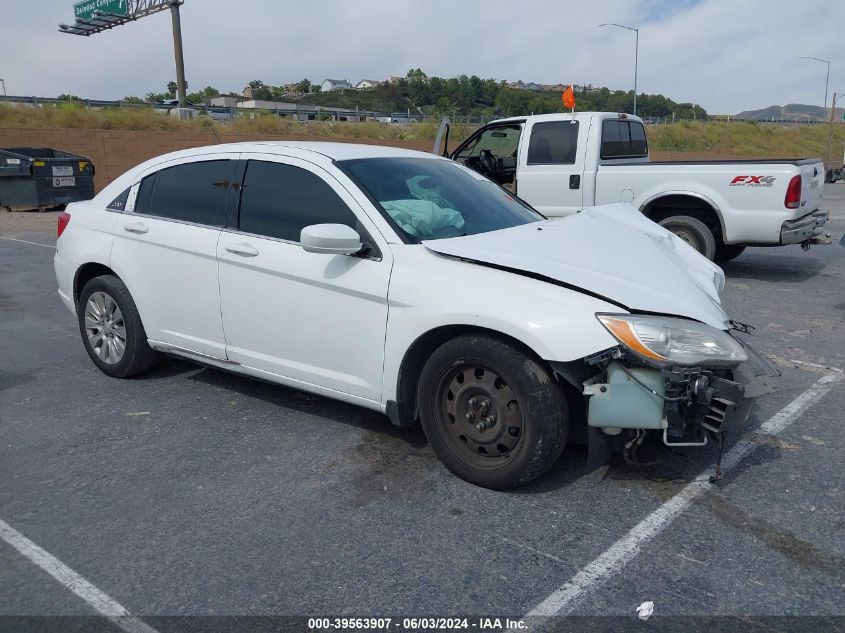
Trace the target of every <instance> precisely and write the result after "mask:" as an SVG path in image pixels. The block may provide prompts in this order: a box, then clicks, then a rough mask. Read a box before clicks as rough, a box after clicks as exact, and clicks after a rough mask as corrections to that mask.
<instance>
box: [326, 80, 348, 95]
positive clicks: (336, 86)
mask: <svg viewBox="0 0 845 633" xmlns="http://www.w3.org/2000/svg"><path fill="white" fill-rule="evenodd" d="M351 88H352V84H351V83H349V80H348V79H323V83H321V84H320V91H321V92H331V91H332V90H349V89H351Z"/></svg>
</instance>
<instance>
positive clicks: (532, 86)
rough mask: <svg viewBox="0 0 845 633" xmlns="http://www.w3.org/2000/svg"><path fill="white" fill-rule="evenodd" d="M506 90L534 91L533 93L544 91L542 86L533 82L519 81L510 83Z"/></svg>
mask: <svg viewBox="0 0 845 633" xmlns="http://www.w3.org/2000/svg"><path fill="white" fill-rule="evenodd" d="M508 88H513V89H514V90H534V91H535V92H536V91H538V90H543V89H544V88H543V85H542V84H538V83H535V82H533V81H522V80H521V79H520V80H519V81H512V82H510V83H509V84H508Z"/></svg>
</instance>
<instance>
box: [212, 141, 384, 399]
mask: <svg viewBox="0 0 845 633" xmlns="http://www.w3.org/2000/svg"><path fill="white" fill-rule="evenodd" d="M243 158H244V160H245V171H244V176H243V186H242V189H241V193H240V197H239V210H238V214H237V216H238V217H237V219H236V221H235V222H234V223H233V226H232V227H231V228H227V229H226V230H224V232H223V234H222V235H221V238H220V243H219V246H218V249H217V255H218V259H219V262H220V295H221V307H222V314H223V326H224V328H225V331H226V343H227V345H226V350H227V354H228V357H229V359H230V360H231V361H235V362H238V363H241V364H243V365H246V366H248V367H253V368H256V369H258V370H261V371H264V372H270V373H272V374H275V375H277V376H280V377H283V378H284V379H285V380H284V382H287V383H289V384H294V385H304V386H307V385H312V386H316V387H319V388H320V389H324V390H330V391H332V392H340V393H344V394H350V395H352V396H355V397H357V398H364V399H367V400H371V401H379V399H380V397H381V384H382V364H383V357H384V336H385V328H386V321H387V288H388V283H389V280H390V271H391V265H392V259H391V253H390V251H389V249H388V247H387V244H386V243H385V242H383V238H382V237H381V236H380V234H379V233H378V231H377V229H376V228H375V226H374V225H373V224H372V223H371V222H370V221H369V219H368V218H367V217H366V214H365V213H364V212H363V209H362V208H361V207H360V205H359V204H358V203H357V201H356V200H355V198H354V197H353V196H352V195H350V193H349V192H348V191H347V190H346V189H344V187H343V186H342V185H341V184H340V183H339V182H338V180H336V179H335V178H334V177H333V176H332V175H331V174H330V173H329V172H327V171H325V170H324V169H322V168H321V167H319V166H317V165H315V164H313V163H310V162H308V161H305V160H301V159H298V158H294V157H282V156H277V155H260V154H254V155H248V154H244V155H243ZM323 223H339V224H347V225H349V226H352V227H353V228H355V229H356V230H357V231H358V232H359V234H361V236H362V238H363V240H364V242H365V244H368V245H369V247H370V250H369V253H368V254H366V255H329V254H316V253H308V252H305V251H304V250H303V249H302V247H301V246H300V245H299V236H300V232H301V230H302V228H304V227H305V226H308V225H312V224H323ZM374 238H378V240H379V242H376V241H375V240H374ZM318 390H319V389H318Z"/></svg>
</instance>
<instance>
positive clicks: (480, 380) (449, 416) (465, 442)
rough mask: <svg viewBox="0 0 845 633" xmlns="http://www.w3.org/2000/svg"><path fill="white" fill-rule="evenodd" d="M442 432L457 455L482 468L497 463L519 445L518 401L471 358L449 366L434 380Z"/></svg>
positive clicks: (505, 460)
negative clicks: (463, 363) (463, 362)
mask: <svg viewBox="0 0 845 633" xmlns="http://www.w3.org/2000/svg"><path fill="white" fill-rule="evenodd" d="M436 394H437V395H436V402H437V403H439V406H440V408H441V416H439V419H440V420H441V421H442V422H441V423H442V424H443V426H444V427H445V428H444V429H443V431H444V433H443V438H444V439H445V440H446V444H447V446H448V447H449V449H450V450H451V451H452V452H453V453H454V454H455V456H456V457H458V458H459V459H460V460H461V461H463V462H465V463H467V464H469V465H471V466H473V467H474V468H480V469H484V470H488V469H496V468H501V467H502V466H504V465H506V464H507V463H509V462H510V461H511V460H512V459H513V456H514V455H516V454H517V453H518V452H519V451H518V449H519V446H520V444H521V442H522V437H523V421H522V414H521V412H520V408H519V401H518V399H517V396H516V394H515V393H514V392H513V389H511V388H510V387H509V386H508V385H507V383H505V381H504V380H502V378H501V377H500V376H499V375H498V374H497V373H496V372H495V371H494V370H493V369H491V368H490V367H489V366H487V365H485V364H483V363H480V362H477V361H473V362H470V363H468V364H465V365H460V366H457V367H452V368H450V369H449V370H447V371H445V372H444V373H443V374H441V376H440V379H439V380H438V382H437V389H436Z"/></svg>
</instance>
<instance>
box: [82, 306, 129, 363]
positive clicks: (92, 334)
mask: <svg viewBox="0 0 845 633" xmlns="http://www.w3.org/2000/svg"><path fill="white" fill-rule="evenodd" d="M85 335H86V336H87V337H88V344H89V345H90V346H91V349H92V350H94V353H95V354H96V355H97V357H98V358H99V359H100V360H101V361H103V362H104V363H106V364H107V365H115V364H117V363H119V362H120V360H121V359H122V358H123V354H124V352H125V351H126V323H124V321H123V313H122V312H121V311H120V307H119V306H118V305H117V303H116V302H115V300H114V299H113V298H112V297H111V296H110V295H108V294H106V293H105V292H102V291H97V292H94V293H92V294H91V296H90V297H88V302H87V303H86V304H85Z"/></svg>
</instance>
